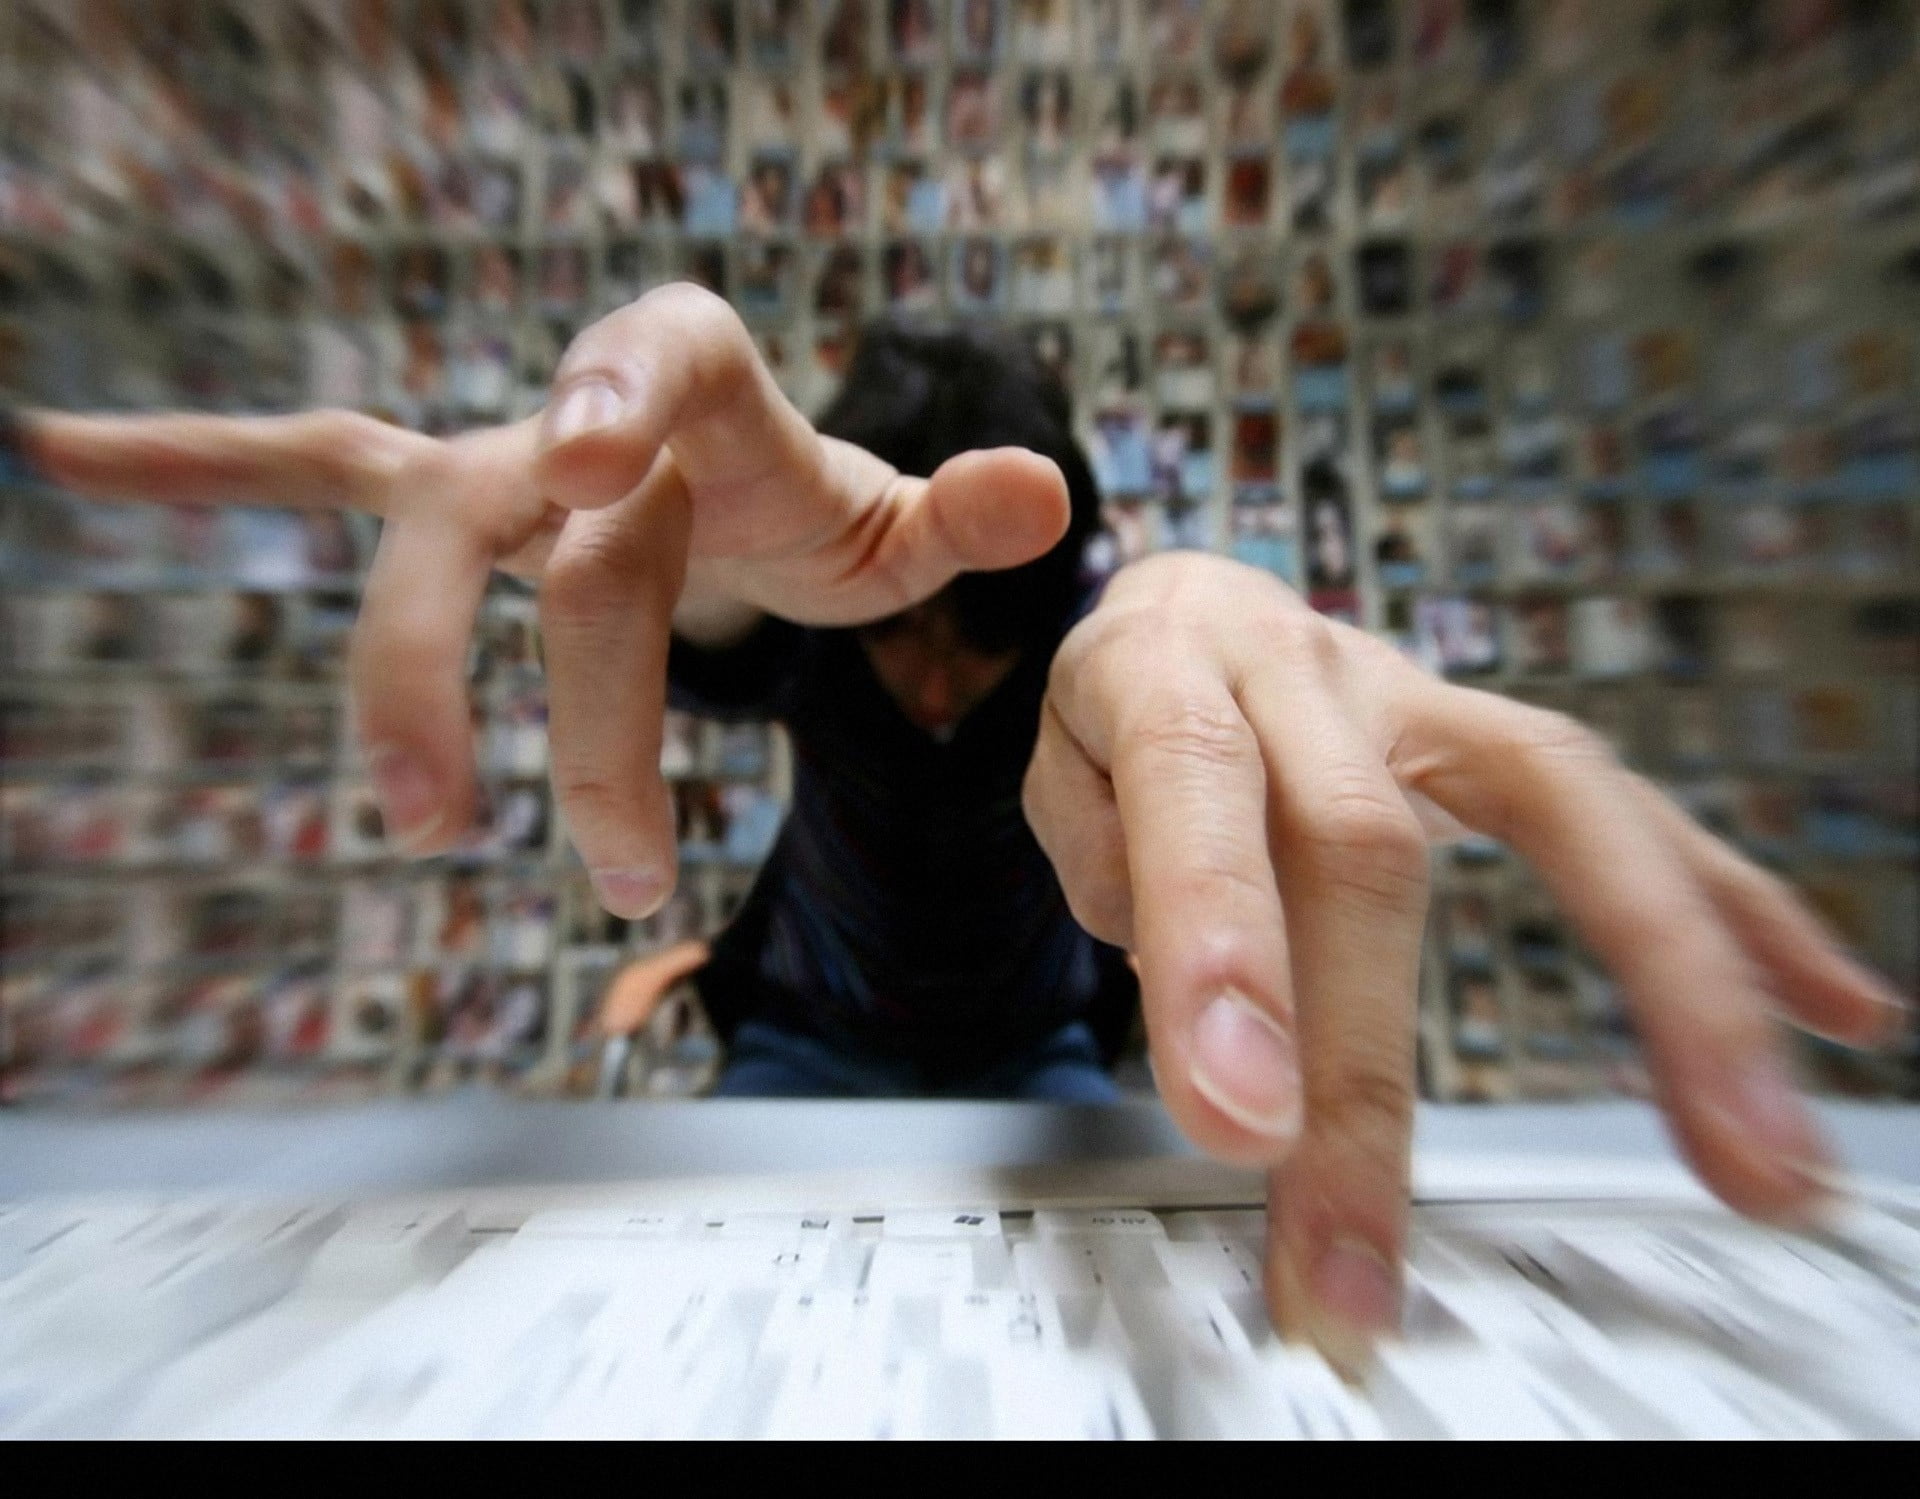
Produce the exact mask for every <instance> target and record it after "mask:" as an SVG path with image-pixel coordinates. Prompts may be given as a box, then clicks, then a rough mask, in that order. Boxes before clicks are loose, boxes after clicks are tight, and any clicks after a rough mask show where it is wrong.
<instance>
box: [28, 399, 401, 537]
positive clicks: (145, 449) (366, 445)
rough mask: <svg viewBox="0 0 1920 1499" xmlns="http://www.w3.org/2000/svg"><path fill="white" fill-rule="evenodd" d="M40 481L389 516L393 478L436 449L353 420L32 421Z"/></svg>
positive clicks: (333, 416) (339, 415)
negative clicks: (429, 450) (359, 511)
mask: <svg viewBox="0 0 1920 1499" xmlns="http://www.w3.org/2000/svg"><path fill="white" fill-rule="evenodd" d="M23 431H24V437H25V443H26V449H27V454H28V457H29V460H30V461H31V463H32V465H33V467H34V469H35V471H36V472H38V473H40V474H42V475H44V476H45V477H46V478H47V479H48V480H49V481H50V482H52V483H54V484H57V485H59V486H60V487H61V488H63V489H66V490H69V491H70V492H72V493H74V494H78V495H85V496H87V497H89V498H93V499H101V500H146V501H155V502H162V503H171V504H191V505H285V506H292V507H296V508H309V509H311V508H325V509H350V510H366V511H370V512H371V513H373V514H376V515H381V514H385V513H386V512H387V509H388V502H389V498H390V493H391V489H392V481H393V477H394V475H395V474H396V473H398V472H399V471H400V470H401V469H402V468H403V467H404V466H405V465H406V464H407V463H409V462H411V461H413V460H414V459H416V458H418V457H419V456H420V455H421V454H422V453H423V452H425V451H427V450H428V449H431V448H432V447H434V446H435V444H434V442H433V439H431V438H428V437H423V436H421V435H420V434H418V433H414V432H408V431H406V430H405V429H404V428H400V427H394V426H390V425H388V424H387V423H386V422H381V421H376V420H375V419H374V418H372V417H370V416H363V415H361V414H360V413H358V412H353V411H306V412H300V413H297V414H295V415H291V416H244V417H230V416H199V415H157V416H69V415H67V414H65V413H57V412H35V413H32V414H30V415H29V416H28V417H27V418H26V420H25V423H24V427H23Z"/></svg>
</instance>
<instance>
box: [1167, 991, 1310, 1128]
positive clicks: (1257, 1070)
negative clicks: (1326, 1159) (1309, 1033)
mask: <svg viewBox="0 0 1920 1499" xmlns="http://www.w3.org/2000/svg"><path fill="white" fill-rule="evenodd" d="M1191 1076H1192V1080H1193V1086H1194V1089H1195V1091H1196V1092H1198V1093H1199V1094H1200V1096H1201V1097H1202V1098H1204V1099H1206V1100H1207V1102H1208V1103H1210V1104H1212V1105H1213V1106H1214V1107H1215V1108H1216V1109H1218V1110H1219V1111H1220V1112H1221V1113H1223V1114H1225V1115H1226V1116H1227V1117H1228V1118H1229V1119H1231V1120H1233V1122H1234V1123H1235V1124H1238V1125H1240V1126H1241V1127H1242V1128H1243V1129H1249V1130H1252V1131H1253V1132H1254V1133H1255V1134H1257V1135H1265V1136H1267V1137H1268V1138H1269V1139H1274V1140H1283V1139H1291V1138H1293V1137H1294V1136H1296V1135H1298V1134H1299V1133H1300V1068H1299V1063H1298V1060H1297V1058H1296V1056H1295V1053H1294V1049H1293V1038H1292V1037H1291V1036H1289V1035H1288V1034H1287V1033H1286V1032H1285V1031H1284V1030H1282V1029H1281V1028H1280V1025H1279V1023H1278V1022H1277V1021H1276V1020H1274V1018H1273V1017H1272V1016H1271V1015H1269V1014H1267V1012H1266V1011H1265V1010H1262V1009H1261V1008H1260V1007H1259V1006H1257V1005H1256V1004H1254V1003H1253V1002H1252V1001H1251V1000H1249V999H1248V998H1247V997H1246V996H1245V995H1244V994H1238V993H1235V992H1234V991H1232V990H1228V991H1227V992H1226V993H1225V994H1222V995H1220V996H1219V997H1218V998H1217V999H1215V1000H1214V1001H1213V1002H1212V1003H1211V1004H1209V1005H1208V1006H1207V1007H1206V1009H1204V1010H1202V1011H1201V1012H1200V1018H1199V1020H1198V1021H1196V1022H1195V1023H1194V1027H1193V1064H1192V1073H1191Z"/></svg>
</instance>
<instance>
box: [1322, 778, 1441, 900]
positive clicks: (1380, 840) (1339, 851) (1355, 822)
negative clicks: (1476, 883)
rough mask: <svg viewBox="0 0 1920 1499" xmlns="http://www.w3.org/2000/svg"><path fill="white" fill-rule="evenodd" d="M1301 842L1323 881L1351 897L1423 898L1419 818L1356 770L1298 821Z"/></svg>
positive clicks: (1423, 836)
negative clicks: (1321, 875)
mask: <svg viewBox="0 0 1920 1499" xmlns="http://www.w3.org/2000/svg"><path fill="white" fill-rule="evenodd" d="M1299 841H1300V845H1301V851H1302V852H1303V853H1304V854H1305V856H1306V857H1308V858H1310V859H1311V860H1312V861H1313V862H1314V864H1315V865H1316V866H1317V867H1318V868H1319V869H1320V870H1321V871H1322V872H1323V874H1324V875H1325V877H1326V878H1328V879H1329V880H1331V881H1333V882H1334V883H1336V884H1337V885H1338V886H1340V887H1341V888H1342V889H1344V890H1346V891H1348V892H1349V893H1350V894H1354V895H1358V896H1363V897H1366V898H1368V899H1370V900H1373V901H1375V902H1377V903H1379V904H1382V905H1391V906H1395V907H1401V906H1405V905H1407V904H1409V903H1411V902H1413V901H1415V900H1419V901H1424V900H1425V895H1426V885H1427V839H1426V834H1425V832H1424V831H1423V830H1422V828H1421V826H1420V820H1419V818H1417V817H1416V816H1414V814H1413V811H1412V809H1411V808H1409V807H1408V806H1407V804H1406V802H1405V801H1404V800H1403V799H1402V798H1401V797H1400V795H1399V794H1398V793H1397V792H1395V791H1393V790H1392V789H1391V788H1390V787H1383V786H1377V785H1375V784H1374V778H1373V777H1371V776H1369V775H1366V774H1365V773H1364V772H1363V771H1361V770H1359V769H1358V768H1357V767H1356V768H1355V769H1353V770H1350V771H1347V772H1345V773H1344V774H1343V775H1342V776H1341V778H1340V779H1339V780H1338V781H1337V782H1336V783H1335V785H1334V786H1332V787H1331V788H1330V789H1329V790H1328V792H1327V793H1326V794H1325V795H1324V796H1323V797H1322V799H1321V800H1320V802H1319V804H1318V805H1316V806H1315V807H1313V808H1312V809H1310V810H1309V811H1308V812H1307V813H1306V814H1305V816H1303V817H1302V819H1301V825H1300V829H1299Z"/></svg>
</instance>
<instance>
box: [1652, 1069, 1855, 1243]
mask: <svg viewBox="0 0 1920 1499" xmlns="http://www.w3.org/2000/svg"><path fill="white" fill-rule="evenodd" d="M1695 1103H1696V1107H1694V1108H1693V1109H1691V1110H1690V1111H1688V1112H1687V1113H1686V1114H1685V1115H1684V1116H1682V1119H1681V1123H1680V1137H1681V1139H1680V1143H1681V1148H1682V1150H1683V1152H1684V1153H1685V1154H1686V1155H1687V1156H1688V1158H1689V1159H1690V1160H1691V1162H1692V1163H1693V1166H1694V1168H1695V1169H1696V1170H1697V1171H1698V1172H1699V1173H1700V1175H1701V1177H1702V1178H1703V1179H1704V1180H1705V1181H1706V1182H1707V1183H1708V1185H1710V1186H1711V1187H1712V1188H1713V1190H1714V1192H1715V1193H1717V1194H1718V1195H1719V1197H1720V1198H1721V1200H1722V1201H1724V1202H1725V1203H1726V1204H1727V1205H1728V1206H1729V1207H1731V1208H1733V1209H1734V1211H1736V1212H1738V1213H1741V1214H1744V1215H1745V1216H1747V1217H1750V1218H1756V1219H1761V1220H1764V1221H1766V1222H1771V1223H1779V1224H1783V1225H1788V1226H1795V1227H1804V1226H1807V1225H1810V1224H1811V1223H1813V1222H1815V1221H1817V1220H1818V1218H1819V1217H1820V1216H1821V1214H1822V1212H1823V1211H1824V1210H1825V1208H1824V1205H1825V1203H1826V1200H1827V1198H1828V1197H1829V1195H1830V1192H1829V1188H1828V1186H1827V1183H1828V1182H1829V1181H1830V1180H1831V1179H1832V1177H1833V1174H1834V1171H1835V1162H1834V1157H1833V1154H1832V1151H1831V1150H1830V1149H1829V1147H1828V1145H1827V1143H1826V1139H1825V1137H1824V1135H1823V1133H1822V1131H1821V1129H1820V1126H1819V1124H1818V1122H1817V1121H1816V1120H1815V1118H1814V1115H1813V1111H1812V1110H1811V1109H1810V1108H1809V1107H1808V1105H1807V1103H1806V1101H1805V1100H1804V1099H1803V1098H1802V1097H1801V1096H1800V1094H1799V1092H1798V1090H1797V1089H1796V1088H1795V1086H1794V1083H1793V1079H1792V1077H1791V1075H1790V1073H1789V1072H1788V1070H1787V1068H1786V1066H1785V1064H1784V1062H1782V1061H1781V1059H1780V1058H1778V1057H1777V1056H1774V1055H1773V1054H1771V1053H1770V1052H1763V1053H1761V1054H1759V1055H1757V1056H1754V1057H1750V1058H1747V1059H1745V1060H1744V1061H1742V1062H1739V1063H1736V1064H1734V1065H1732V1066H1729V1067H1727V1068H1726V1069H1724V1070H1723V1072H1722V1074H1721V1075H1720V1076H1719V1077H1718V1078H1715V1079H1711V1080H1709V1081H1708V1082H1707V1083H1706V1085H1705V1086H1703V1087H1702V1089H1701V1091H1700V1094H1699V1096H1698V1097H1697V1099H1696V1100H1695Z"/></svg>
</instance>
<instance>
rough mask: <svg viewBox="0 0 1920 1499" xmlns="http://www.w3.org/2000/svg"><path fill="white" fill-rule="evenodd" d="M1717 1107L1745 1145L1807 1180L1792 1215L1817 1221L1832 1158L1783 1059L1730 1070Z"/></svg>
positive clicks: (1754, 1061) (1756, 1060) (1766, 1059)
mask: <svg viewBox="0 0 1920 1499" xmlns="http://www.w3.org/2000/svg"><path fill="white" fill-rule="evenodd" d="M1720 1113H1721V1116H1722V1118H1723V1119H1724V1120H1725V1123H1726V1127H1727V1130H1728V1132H1729V1133H1731V1134H1733V1135H1735V1136H1737V1137H1738V1138H1740V1139H1741V1140H1742V1141H1743V1142H1744V1143H1745V1144H1746V1146H1747V1148H1748V1149H1749V1150H1751V1151H1754V1152H1756V1153H1757V1154H1760V1155H1764V1156H1767V1157H1769V1158H1771V1159H1772V1160H1774V1161H1777V1162H1779V1163H1780V1165H1781V1166H1782V1167H1784V1168H1785V1169H1786V1170H1787V1171H1789V1172H1791V1173H1792V1174H1793V1175H1794V1176H1795V1177H1797V1178H1799V1179H1800V1180H1801V1181H1802V1182H1804V1183H1805V1184H1806V1186H1807V1188H1808V1190H1809V1193H1810V1195H1809V1197H1808V1199H1807V1201H1806V1202H1805V1203H1804V1204H1803V1205H1802V1206H1800V1207H1797V1208H1795V1209H1793V1210H1792V1212H1791V1214H1790V1216H1791V1217H1793V1218H1795V1219H1800V1218H1805V1219H1806V1220H1807V1221H1809V1222H1812V1221H1816V1220H1817V1219H1818V1218H1819V1217H1820V1216H1821V1213H1822V1212H1823V1211H1824V1207H1823V1199H1824V1198H1825V1196H1826V1192H1827V1189H1826V1187H1825V1185H1824V1183H1825V1182H1826V1180H1827V1178H1828V1177H1829V1175H1830V1174H1831V1173H1832V1171H1833V1161H1832V1159H1831V1158H1830V1157H1829V1156H1828V1155H1827V1152H1826V1149H1825V1147H1824V1146H1823V1145H1822V1144H1821V1142H1820V1136H1819V1133H1818V1131H1817V1130H1816V1129H1815V1127H1814V1123H1813V1119H1812V1117H1811V1116H1810V1115H1809V1114H1808V1112H1807V1106H1806V1103H1805V1101H1804V1100H1802V1098H1801V1097H1800V1093H1799V1090H1798V1089H1797V1088H1795V1087H1794V1084H1793V1078H1792V1076H1791V1075H1790V1074H1789V1073H1788V1071H1787V1069H1786V1067H1785V1065H1784V1064H1782V1063H1781V1061H1780V1060H1779V1059H1778V1058H1777V1057H1773V1056H1760V1057H1756V1058H1754V1059H1752V1060H1751V1061H1749V1062H1747V1064H1746V1065H1745V1067H1744V1068H1743V1069H1742V1070H1741V1071H1740V1072H1738V1073H1736V1074H1735V1075H1734V1078H1733V1082H1732V1086H1731V1087H1730V1089H1729V1091H1728V1096H1727V1098H1726V1100H1725V1102H1724V1103H1723V1104H1722V1105H1721V1107H1720Z"/></svg>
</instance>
